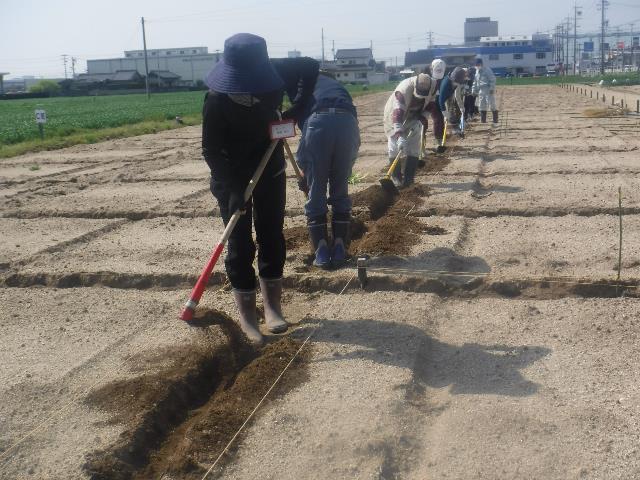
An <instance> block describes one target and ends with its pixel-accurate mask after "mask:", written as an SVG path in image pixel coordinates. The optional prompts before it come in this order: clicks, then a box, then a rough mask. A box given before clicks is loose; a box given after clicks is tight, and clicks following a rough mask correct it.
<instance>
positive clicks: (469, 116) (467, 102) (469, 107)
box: [464, 67, 476, 121]
mask: <svg viewBox="0 0 640 480" xmlns="http://www.w3.org/2000/svg"><path fill="white" fill-rule="evenodd" d="M475 77H476V69H475V67H470V68H468V69H467V82H466V85H465V89H464V114H465V120H469V121H470V120H473V118H474V116H475V114H476V97H475V95H474V94H473V92H472V89H473V81H474V79H475Z"/></svg>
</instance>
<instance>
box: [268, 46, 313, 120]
mask: <svg viewBox="0 0 640 480" xmlns="http://www.w3.org/2000/svg"><path fill="white" fill-rule="evenodd" d="M271 64H272V65H273V67H274V68H275V70H276V72H278V75H279V76H280V78H282V81H283V82H284V91H285V93H286V94H287V96H288V97H289V100H290V101H291V108H289V109H288V110H286V111H285V112H282V118H292V119H294V120H295V121H296V122H298V123H300V124H301V121H302V120H301V115H302V114H303V113H304V112H306V111H307V109H308V108H309V104H310V103H312V102H313V97H312V95H313V91H314V88H315V85H316V78H318V71H319V69H320V64H319V63H318V61H317V60H314V59H313V58H309V57H298V58H272V59H271Z"/></svg>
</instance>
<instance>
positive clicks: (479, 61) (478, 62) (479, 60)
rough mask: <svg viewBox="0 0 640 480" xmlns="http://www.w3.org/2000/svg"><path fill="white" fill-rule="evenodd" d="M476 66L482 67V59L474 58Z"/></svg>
mask: <svg viewBox="0 0 640 480" xmlns="http://www.w3.org/2000/svg"><path fill="white" fill-rule="evenodd" d="M476 65H482V57H476Z"/></svg>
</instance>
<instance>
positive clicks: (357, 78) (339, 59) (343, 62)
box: [325, 48, 389, 85]
mask: <svg viewBox="0 0 640 480" xmlns="http://www.w3.org/2000/svg"><path fill="white" fill-rule="evenodd" d="M325 68H326V69H327V70H329V71H330V72H331V73H332V74H333V75H335V77H336V80H338V81H340V82H343V83H364V84H367V85H376V84H380V83H385V82H388V81H389V74H388V73H386V72H384V71H381V72H380V71H377V69H376V61H375V59H374V58H373V52H372V51H371V49H370V48H346V49H340V50H338V51H337V52H336V58H335V61H334V62H332V63H331V64H329V63H328V62H325Z"/></svg>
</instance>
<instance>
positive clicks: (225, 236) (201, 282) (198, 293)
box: [180, 139, 280, 322]
mask: <svg viewBox="0 0 640 480" xmlns="http://www.w3.org/2000/svg"><path fill="white" fill-rule="evenodd" d="M279 141H280V139H276V140H272V141H271V145H269V148H268V149H267V151H266V152H265V154H264V156H263V157H262V159H261V160H260V163H259V164H258V168H257V169H256V171H255V173H254V174H253V177H251V180H250V181H249V184H248V185H247V188H246V189H245V191H244V201H245V202H248V201H249V198H251V194H252V193H253V189H254V188H255V187H256V184H257V183H258V180H259V179H260V176H261V175H262V172H263V171H264V169H265V167H266V166H267V163H268V162H269V159H270V158H271V155H272V154H273V151H274V150H275V149H276V146H277V145H278V142H279ZM243 213H244V212H243V211H242V210H241V209H238V210H236V211H235V213H234V214H233V215H232V216H231V218H230V219H229V223H227V226H226V227H225V229H224V232H223V233H222V237H220V241H219V242H218V244H217V245H216V247H215V248H214V249H213V253H212V254H211V257H210V258H209V261H208V262H207V264H206V265H205V267H204V269H203V270H202V273H201V274H200V277H199V278H198V281H197V282H196V285H195V287H193V290H192V291H191V296H190V297H189V300H187V303H185V304H184V308H183V309H182V312H180V319H181V320H184V321H185V322H189V321H191V320H192V319H193V313H194V311H195V309H196V307H197V306H198V303H199V302H200V298H201V297H202V294H203V293H204V289H205V288H206V287H207V284H208V283H209V278H211V273H212V272H213V268H214V267H215V266H216V263H217V262H218V259H219V258H220V255H221V254H222V250H224V245H225V244H226V243H227V240H229V236H230V235H231V232H232V231H233V229H234V228H235V226H236V223H238V220H239V219H240V216H241V215H242V214H243Z"/></svg>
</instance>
